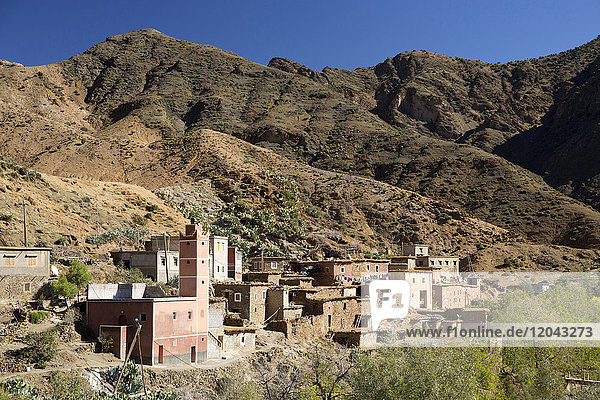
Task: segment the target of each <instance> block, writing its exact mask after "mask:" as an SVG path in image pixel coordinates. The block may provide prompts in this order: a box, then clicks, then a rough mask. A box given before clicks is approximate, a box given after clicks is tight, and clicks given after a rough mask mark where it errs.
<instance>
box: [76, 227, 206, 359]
mask: <svg viewBox="0 0 600 400" xmlns="http://www.w3.org/2000/svg"><path fill="white" fill-rule="evenodd" d="M179 255H180V271H179V296H173V297H166V296H164V293H157V292H156V291H155V290H150V289H149V288H146V287H145V285H144V287H143V289H142V286H140V285H139V284H132V285H121V284H120V285H90V286H89V287H88V301H87V303H86V317H87V326H88V329H89V330H90V334H91V335H92V337H98V336H110V337H111V338H112V339H113V352H114V353H115V354H116V355H117V356H119V357H120V356H122V355H123V352H122V349H124V348H126V347H127V346H129V345H130V344H131V342H132V340H133V337H134V334H135V331H136V329H137V327H136V320H138V321H139V323H140V324H141V326H142V330H141V334H140V340H141V349H142V360H143V362H144V363H146V364H150V365H158V364H185V363H196V362H201V361H204V360H206V359H207V356H208V354H207V342H208V310H209V307H208V286H209V272H208V271H209V235H208V233H207V232H204V231H203V230H202V227H201V226H200V225H186V227H185V234H180V236H179ZM135 357H137V355H135Z"/></svg>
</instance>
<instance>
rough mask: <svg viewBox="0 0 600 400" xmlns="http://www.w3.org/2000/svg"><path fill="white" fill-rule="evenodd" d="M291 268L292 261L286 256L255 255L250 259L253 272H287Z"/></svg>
mask: <svg viewBox="0 0 600 400" xmlns="http://www.w3.org/2000/svg"><path fill="white" fill-rule="evenodd" d="M289 268H290V261H289V259H287V258H286V257H254V258H251V259H250V271H252V272H279V273H282V272H285V271H287V270H289Z"/></svg>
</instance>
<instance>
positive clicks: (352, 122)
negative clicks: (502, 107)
mask: <svg viewBox="0 0 600 400" xmlns="http://www.w3.org/2000/svg"><path fill="white" fill-rule="evenodd" d="M590 46H591V47H593V48H594V49H595V48H596V46H597V43H596V42H594V43H593V44H592V45H590ZM588 47H589V46H588ZM409 53H410V54H408V55H407V54H405V53H401V54H405V55H403V56H401V55H398V56H396V57H395V58H396V60H395V61H394V60H393V59H388V61H389V62H387V61H384V62H383V63H381V64H380V65H379V66H375V67H366V68H359V69H357V70H354V71H344V70H337V69H333V68H324V69H323V71H321V72H315V71H312V70H310V69H308V68H307V67H305V66H302V65H301V64H298V63H295V62H292V61H289V60H285V59H281V58H274V59H273V60H271V62H270V63H269V66H262V65H260V64H257V63H253V62H250V61H248V60H245V59H244V58H242V57H239V56H237V55H234V54H232V53H230V52H225V51H222V50H219V49H217V48H215V47H212V46H209V45H198V44H194V43H190V42H185V41H182V40H178V39H174V38H170V37H168V36H167V35H164V34H162V33H159V32H157V31H154V30H143V31H136V32H131V33H127V34H122V35H117V36H112V37H109V38H107V40H106V41H104V42H102V43H99V44H97V45H95V46H93V47H92V48H90V49H89V50H87V51H85V52H83V53H80V54H77V55H75V56H73V57H71V58H70V59H68V60H65V61H61V62H59V63H57V64H52V65H48V66H40V67H19V66H17V65H12V66H7V65H5V66H0V87H2V88H3V91H2V94H0V100H2V101H0V138H1V139H2V142H1V143H2V145H1V147H0V154H2V155H4V156H10V157H12V158H15V159H16V160H17V161H19V162H21V163H23V164H25V165H27V166H28V167H32V168H34V169H38V170H40V171H43V172H47V173H50V174H54V175H60V176H67V177H73V178H85V179H94V180H117V181H122V182H126V183H134V184H138V185H141V186H144V187H146V188H149V189H159V188H163V187H172V186H178V185H188V184H191V183H192V182H195V181H198V180H199V179H204V178H205V177H206V176H211V179H212V182H217V183H218V181H219V177H218V176H214V175H211V174H213V173H214V171H215V165H210V164H207V163H206V160H202V158H201V157H200V156H199V153H198V152H197V147H196V144H195V143H194V141H197V140H206V139H202V138H206V137H210V138H211V140H217V139H214V138H215V137H217V136H214V135H212V136H210V135H208V136H207V135H205V134H203V133H202V132H205V131H204V130H205V129H213V130H215V131H220V132H225V133H226V134H229V135H231V136H232V137H235V138H236V140H243V141H244V142H247V143H250V144H255V145H258V146H260V147H263V148H266V149H270V150H272V151H274V152H275V153H277V154H278V155H279V156H281V157H285V158H287V159H289V160H290V163H292V164H293V163H298V164H294V165H307V166H310V167H312V168H317V169H320V170H327V171H329V172H330V173H341V174H349V175H353V176H361V177H363V178H366V179H369V180H372V181H375V182H376V181H381V182H383V183H386V184H389V185H392V186H394V187H397V188H400V189H408V190H410V191H414V192H417V193H419V194H420V195H423V196H426V197H429V198H431V199H433V201H435V202H439V203H440V204H443V206H441V208H445V209H448V210H458V212H460V213H463V214H465V215H467V216H469V217H473V218H477V219H480V220H484V221H487V222H488V223H491V224H494V225H496V226H498V227H500V228H501V229H506V230H508V231H510V232H513V233H514V234H516V235H520V236H521V237H522V238H524V240H526V241H531V242H533V243H538V244H540V245H547V244H560V245H566V246H570V247H574V248H595V247H597V246H598V244H600V214H598V213H597V211H594V210H591V209H590V208H588V207H585V206H584V205H583V204H582V203H580V202H578V201H576V200H573V199H571V198H569V197H567V196H565V195H563V194H561V193H558V192H556V191H555V190H554V189H552V188H550V187H549V186H548V185H546V184H545V183H544V182H543V181H542V179H541V178H540V177H539V176H536V175H534V174H533V173H531V172H529V171H527V170H525V169H523V168H521V167H519V166H518V165H515V164H513V163H511V162H509V161H507V160H506V159H505V158H502V157H499V156H498V155H496V154H493V151H494V149H495V147H490V148H487V150H486V146H484V145H480V146H477V143H476V140H475V137H479V138H484V139H485V138H487V139H485V140H483V139H481V140H483V141H485V143H487V144H490V143H493V140H491V139H489V138H496V139H498V138H502V140H506V139H510V138H511V137H512V136H511V135H513V136H514V135H515V134H516V135H517V136H518V134H519V132H516V133H515V132H512V131H511V130H510V129H512V128H511V127H521V128H523V127H525V128H527V127H528V126H529V125H531V124H533V123H534V122H535V121H537V120H536V119H535V118H534V117H535V116H537V115H538V114H541V111H540V110H538V109H536V108H535V107H534V106H540V107H541V104H542V102H543V101H547V100H548V99H547V96H548V94H547V92H545V91H544V90H545V89H544V88H542V87H535V86H531V85H533V84H530V83H527V82H530V78H531V77H532V76H533V77H534V78H535V74H534V75H531V74H530V73H534V72H536V71H538V72H539V68H537V67H536V66H535V65H534V66H533V67H532V66H528V65H525V66H523V65H520V64H518V63H516V64H515V65H512V66H510V68H511V70H510V71H511V75H510V76H506V77H505V78H503V79H504V80H505V81H506V82H509V81H510V79H513V78H512V76H513V75H512V74H513V73H515V74H516V75H515V77H514V80H513V83H516V84H515V85H513V84H512V83H511V87H516V86H518V85H525V86H522V87H521V88H520V89H519V90H521V89H522V91H523V95H528V96H529V99H530V100H529V103H527V105H528V106H531V107H533V108H531V107H530V108H527V107H522V108H515V109H514V110H512V111H510V112H508V111H507V112H504V113H500V114H499V116H497V117H496V119H494V118H493V117H494V116H493V115H489V116H484V115H483V114H482V113H483V111H482V110H486V109H487V108H486V107H490V105H494V104H495V103H494V101H497V100H493V99H492V100H490V99H487V98H486V96H487V95H488V93H487V90H488V86H489V85H488V84H489V82H488V80H489V79H491V80H492V81H491V82H492V83H493V82H496V83H494V85H496V84H499V85H500V86H498V87H499V88H500V89H498V90H500V91H501V92H502V91H503V90H504V89H502V82H504V81H502V79H500V78H498V75H497V74H498V73H497V72H495V71H494V70H492V67H493V68H497V67H496V66H495V64H485V68H484V69H483V70H482V68H483V67H481V64H480V63H477V62H476V61H468V60H467V61H465V60H454V59H453V61H452V62H453V64H452V65H451V67H452V68H450V67H448V68H450V69H449V70H448V72H447V73H446V72H444V73H443V74H441V75H440V78H437V77H433V78H432V76H429V75H428V74H429V72H427V71H426V70H427V68H431V66H432V65H434V66H435V65H438V64H439V60H440V59H443V60H446V59H447V57H446V58H444V57H445V56H437V55H431V54H433V53H424V52H416V53H414V52H409ZM566 53H568V52H565V54H566ZM579 53H580V51H576V52H575V53H569V54H571V55H572V57H571V56H569V57H571V58H573V59H575V61H574V63H571V64H569V63H566V64H565V65H563V66H562V67H560V68H563V69H565V71H567V70H568V71H571V70H572V71H577V70H578V68H580V66H579V64H578V63H580V62H583V61H580V60H587V58H586V57H591V56H590V55H589V54H588V53H586V52H584V53H585V54H579ZM561 54H562V53H561ZM550 57H554V56H550ZM561 57H562V58H561ZM561 57H559V58H560V59H561V60H562V59H563V58H564V57H566V56H565V55H563V56H561ZM555 58H556V57H555ZM390 60H391V61H390ZM544 62H546V63H548V62H549V61H548V60H545V61H544ZM517 64H518V65H517ZM440 65H441V64H440ZM423 66H425V67H426V68H424V67H423ZM455 67H456V68H455ZM458 67H460V68H462V69H460V70H459V69H457V68H458ZM540 68H541V67H540ZM544 68H546V67H544ZM548 68H550V67H548ZM560 68H558V69H557V71H558V70H559V69H560ZM550 69H552V68H550ZM423 70H425V71H426V73H425V75H423V73H420V72H419V73H417V72H418V71H423ZM515 71H517V72H515ZM519 71H520V72H519ZM556 73H557V74H560V72H556ZM378 74H379V77H383V78H381V79H380V78H378ZM472 76H476V77H479V78H478V79H479V81H476V82H474V83H473V88H475V89H477V90H479V91H480V93H479V94H478V96H479V97H477V96H475V97H473V98H475V99H479V100H477V104H475V103H473V104H475V106H472V104H471V103H472V102H473V101H474V100H472V99H471V98H470V97H469V98H468V99H467V97H468V96H462V97H461V96H455V98H452V97H451V96H448V99H450V100H451V102H450V103H449V102H448V101H446V100H445V97H444V96H445V94H444V92H443V91H442V88H443V87H445V86H444V84H446V83H448V82H450V83H452V82H454V81H455V80H456V79H458V78H460V79H463V78H465V79H467V80H468V79H471V77H472ZM488 78H489V79H488ZM498 79H500V80H498ZM536 79H538V80H539V78H536ZM544 79H546V80H548V79H554V78H552V77H545V78H544ZM459 81H460V80H459ZM407 82H408V83H407ZM432 82H434V83H435V82H437V84H438V86H439V85H441V86H440V87H439V88H437V89H435V87H433V88H431V87H430V86H428V85H430V84H432ZM465 82H466V81H465ZM498 82H499V83H498ZM532 82H535V80H534V81H532ZM548 82H550V81H548ZM509 83H510V82H509ZM526 83H527V85H530V86H527V85H526ZM407 84H410V85H412V86H410V85H409V86H407ZM448 85H450V84H449V83H448ZM494 85H492V86H494ZM463 86H464V85H463ZM448 87H449V88H450V89H448V90H451V89H452V87H451V85H450V86H448ZM531 88H533V89H535V90H534V91H533V92H532V93H530V94H527V93H526V92H527V90H530V89H531ZM409 89H410V90H409ZM434 89H435V90H434ZM533 89H531V90H533ZM436 90H437V91H436ZM469 90H471V89H469ZM471 91H472V90H471ZM517 91H518V90H517ZM476 92H477V91H476V90H475V92H473V93H474V94H477V93H476ZM469 93H470V92H469ZM490 93H492V94H493V93H496V92H490ZM442 94H444V95H443V96H442ZM401 97H402V99H400V98H401ZM407 99H408V100H407ZM440 99H441V100H440ZM465 99H467V100H465ZM442 100H443V101H442ZM450 100H449V101H450ZM444 101H445V103H444ZM403 102H404V105H402V103H403ZM451 103H452V104H451ZM538 103H539V104H538ZM507 104H509V103H507ZM510 104H513V103H510ZM514 104H516V103H514ZM544 104H546V103H544ZM450 106H452V110H451V111H452V112H450V111H448V110H450V108H448V107H450ZM459 106H460V107H459ZM454 107H456V109H454ZM461 107H462V108H461ZM457 110H458V111H457ZM469 110H471V111H469ZM507 110H508V108H507ZM515 110H516V111H515ZM436 112H437V114H435V113H436ZM461 112H462V113H463V114H460V113H461ZM519 112H522V114H519ZM385 113H387V114H385ZM418 113H420V114H419V115H417V114H418ZM379 114H381V115H384V114H385V115H384V116H385V118H386V119H388V120H389V121H386V120H385V119H384V118H383V117H381V116H380V115H379ZM386 115H387V116H386ZM433 115H438V117H436V118H437V120H434V119H433V118H432V116H433ZM457 115H459V116H460V118H462V120H459V119H460V118H459V117H458V116H457ZM478 115H479V116H478ZM466 116H470V117H469V118H471V120H469V119H468V118H467V117H466ZM527 116H529V117H530V119H529V120H527V119H526V118H525V117H527ZM415 117H419V118H415ZM484 117H485V118H484ZM529 117H528V118H529ZM457 118H458V119H457ZM477 118H479V120H477V121H479V124H480V125H482V124H483V125H482V126H483V128H481V132H472V133H471V134H470V135H469V138H470V139H469V138H464V139H463V140H458V139H457V138H453V135H454V134H453V133H452V132H455V131H456V129H458V128H460V126H467V127H468V126H470V125H469V124H471V123H472V121H475V120H476V119H477ZM428 119H429V121H427V120H428ZM456 121H458V122H456ZM461 121H462V122H461ZM470 121H471V122H470ZM485 121H488V122H485ZM461 124H462V125H461ZM502 124H505V125H506V126H507V127H508V128H507V130H506V132H505V131H499V130H497V129H495V128H498V127H502V126H503V125H502ZM528 124H529V125H528ZM436 127H437V128H436ZM509 128H510V129H509ZM436 129H439V130H440V132H435V130H436ZM472 129H474V128H472ZM494 130H495V131H497V132H495V131H494ZM498 132H500V133H498ZM444 135H446V136H444ZM486 135H487V136H486ZM494 135H495V136H494ZM454 136H456V135H454ZM462 136H464V134H463V135H462ZM462 136H461V137H462ZM218 137H219V138H220V139H218V141H223V140H224V139H222V138H221V136H218ZM199 138H200V139H199ZM467 139H468V140H467ZM488 139H489V140H488ZM496 139H494V140H496ZM240 143H242V142H240ZM499 143H500V142H499ZM502 143H504V142H502ZM238 147H239V146H238ZM230 151H231V155H232V156H233V155H234V153H235V148H231V150H230ZM211 157H212V158H211V159H214V162H215V163H217V162H218V163H221V164H222V163H223V162H224V158H223V157H222V156H219V157H216V158H215V157H213V156H211ZM507 158H508V157H507ZM248 160H251V158H248ZM241 165H242V166H243V163H242V164H241ZM261 168H264V167H261ZM296 169H299V167H298V168H296ZM300 169H302V168H300ZM217 170H218V168H217ZM306 173H307V174H308V172H306ZM234 175H235V176H236V178H235V179H241V178H240V177H241V176H243V174H240V172H239V171H238V172H236V173H235V174H234ZM251 175H256V176H261V172H260V168H257V169H256V170H255V171H254V172H253V173H252V174H251ZM315 179H317V180H318V181H319V182H320V181H322V180H323V179H325V178H324V177H323V176H321V175H319V174H317V175H315ZM218 184H220V183H218ZM269 204H271V203H269ZM396 207H406V206H405V205H403V204H402V203H399V204H398V205H397V206H396ZM441 212H442V211H440V213H441ZM301 214H302V213H301ZM302 215H303V217H306V215H304V214H302ZM307 218H308V217H307ZM368 220H369V217H367V219H366V221H368ZM328 223H329V222H328ZM331 224H334V225H336V224H337V225H336V229H339V228H340V226H339V224H338V223H337V222H331ZM407 225H415V224H411V223H410V222H407ZM416 225H418V224H416ZM416 225H415V226H416ZM332 226H333V225H332ZM373 235H375V234H374V233H373ZM459 235H460V233H459ZM373 237H375V236H373ZM423 239H424V240H426V238H423ZM361 240H364V242H365V243H369V245H368V246H373V243H374V242H373V240H372V239H371V238H363V239H361ZM393 240H394V238H393V237H389V238H388V239H386V241H389V242H388V243H391V242H392V241H393ZM375 247H377V246H375ZM384 247H385V246H383V245H382V246H380V249H379V250H380V251H384Z"/></svg>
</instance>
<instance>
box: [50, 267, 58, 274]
mask: <svg viewBox="0 0 600 400" xmlns="http://www.w3.org/2000/svg"><path fill="white" fill-rule="evenodd" d="M50 272H52V275H58V268H56V266H54V265H52V266H50Z"/></svg>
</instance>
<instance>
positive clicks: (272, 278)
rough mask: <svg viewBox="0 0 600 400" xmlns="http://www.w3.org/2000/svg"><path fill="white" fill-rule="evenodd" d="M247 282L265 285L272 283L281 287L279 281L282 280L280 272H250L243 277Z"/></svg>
mask: <svg viewBox="0 0 600 400" xmlns="http://www.w3.org/2000/svg"><path fill="white" fill-rule="evenodd" d="M243 277H244V278H245V279H243V280H244V281H246V282H263V283H272V284H273V285H279V281H280V280H281V273H280V272H259V271H256V272H255V271H250V272H248V273H246V274H244V275H243Z"/></svg>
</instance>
